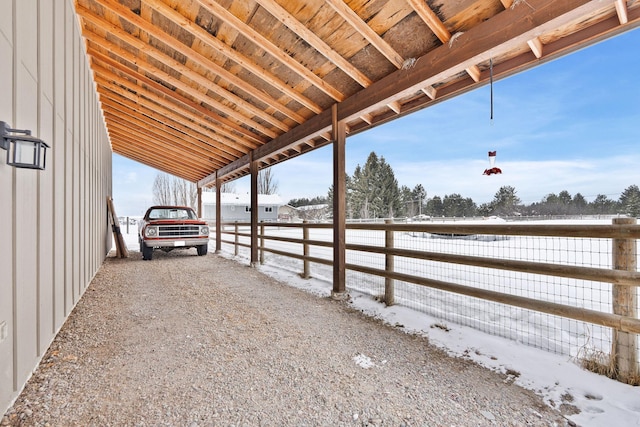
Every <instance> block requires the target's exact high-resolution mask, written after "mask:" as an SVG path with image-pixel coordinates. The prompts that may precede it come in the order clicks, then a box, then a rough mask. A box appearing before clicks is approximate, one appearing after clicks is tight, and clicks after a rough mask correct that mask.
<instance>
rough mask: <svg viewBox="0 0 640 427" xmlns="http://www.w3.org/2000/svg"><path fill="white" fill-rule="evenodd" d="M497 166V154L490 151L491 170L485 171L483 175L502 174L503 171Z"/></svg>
mask: <svg viewBox="0 0 640 427" xmlns="http://www.w3.org/2000/svg"><path fill="white" fill-rule="evenodd" d="M495 164H496V152H495V151H489V166H491V167H490V168H489V169H485V170H484V173H483V175H494V174H499V173H502V170H501V169H500V168H499V167H496V166H495Z"/></svg>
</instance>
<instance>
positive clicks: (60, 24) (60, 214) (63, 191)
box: [0, 0, 111, 413]
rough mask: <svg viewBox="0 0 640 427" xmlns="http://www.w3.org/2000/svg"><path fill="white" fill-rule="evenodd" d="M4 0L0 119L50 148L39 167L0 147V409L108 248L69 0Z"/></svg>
mask: <svg viewBox="0 0 640 427" xmlns="http://www.w3.org/2000/svg"><path fill="white" fill-rule="evenodd" d="M5 3H6V6H7V7H6V8H4V10H3V12H4V13H3V14H1V16H0V55H2V56H1V57H2V58H5V60H3V61H0V91H1V92H2V93H3V96H2V97H0V120H2V121H5V122H7V123H8V124H9V125H10V126H12V127H16V128H26V129H31V130H32V131H33V134H34V135H35V136H37V137H39V138H41V139H43V140H45V141H46V142H47V143H48V144H50V145H51V150H50V151H49V152H48V153H47V167H46V169H45V170H44V171H36V170H26V169H25V170H20V169H14V168H12V167H10V166H7V165H6V162H5V160H4V156H5V152H4V151H0V182H2V183H3V185H2V186H0V206H3V209H1V210H0V235H1V236H2V238H1V239H0V255H1V256H0V271H2V272H3V277H2V280H1V281H0V409H1V410H2V411H0V412H1V413H4V411H5V410H6V409H7V408H8V407H9V405H10V404H11V403H12V401H13V400H14V399H15V398H16V397H17V396H18V394H19V392H20V390H21V389H22V387H23V386H24V384H25V383H26V381H27V380H28V379H29V377H30V375H31V372H32V371H33V369H34V368H35V367H36V366H37V364H38V362H39V360H40V359H41V357H42V356H43V354H44V352H45V351H46V349H47V347H48V346H49V344H50V343H51V341H52V340H53V338H54V336H55V334H56V333H57V331H58V330H59V328H60V327H61V326H62V324H63V323H64V321H65V320H66V318H67V316H68V314H69V313H70V311H71V310H72V309H73V307H74V306H75V304H76V303H77V301H78V300H79V298H80V297H81V296H82V293H83V292H84V290H85V289H86V287H87V286H88V284H89V282H90V280H91V278H92V277H93V275H94V274H95V273H96V271H97V269H98V268H99V267H100V265H101V263H102V261H103V260H104V257H105V256H106V254H107V253H108V251H109V250H110V249H111V235H110V229H109V227H108V223H107V217H106V197H107V195H110V194H111V147H110V145H109V141H108V137H107V134H106V129H105V126H104V122H103V118H102V115H101V112H100V109H99V107H98V98H97V94H96V93H95V88H94V85H93V82H92V80H91V73H90V70H89V67H88V63H87V58H86V55H85V52H84V43H83V41H82V39H81V37H80V31H79V29H78V27H77V25H78V21H77V19H76V16H75V11H74V6H73V1H72V0H53V1H38V0H12V1H7V2H5ZM4 6H5V5H3V7H4Z"/></svg>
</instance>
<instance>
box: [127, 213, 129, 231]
mask: <svg viewBox="0 0 640 427" xmlns="http://www.w3.org/2000/svg"><path fill="white" fill-rule="evenodd" d="M127 234H129V217H127Z"/></svg>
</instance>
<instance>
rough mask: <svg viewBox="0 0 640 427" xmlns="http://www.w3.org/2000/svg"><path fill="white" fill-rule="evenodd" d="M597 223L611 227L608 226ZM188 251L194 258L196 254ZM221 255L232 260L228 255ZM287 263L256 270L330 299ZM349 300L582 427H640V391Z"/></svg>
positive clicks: (401, 311)
mask: <svg viewBox="0 0 640 427" xmlns="http://www.w3.org/2000/svg"><path fill="white" fill-rule="evenodd" d="M554 223H558V221H555V222H554ZM572 223H575V221H574V222H572ZM581 223H584V222H581ZM590 223H593V221H592V222H590ZM597 223H601V224H602V223H605V224H610V222H608V221H606V222H597ZM528 224H531V222H528ZM122 232H123V235H124V237H125V242H126V244H127V247H128V248H129V250H130V251H132V252H135V251H137V250H138V241H137V237H136V226H135V225H133V226H130V227H129V232H128V233H127V230H126V227H124V226H123V227H122ZM311 238H312V239H313V238H314V237H313V236H311ZM214 248H215V247H214V244H213V242H211V244H210V250H211V251H213V250H214ZM190 251H192V252H193V254H194V255H195V249H191V250H190ZM222 255H223V256H226V257H228V258H234V257H233V255H232V254H230V253H226V252H225V253H223V254H222ZM132 256H136V255H135V254H132ZM235 258H236V259H237V261H238V262H248V260H247V258H246V256H243V255H242V252H241V255H240V256H238V257H235ZM287 259H289V258H284V257H278V263H277V265H276V264H272V263H269V262H267V263H266V264H265V265H262V266H259V267H258V269H259V270H260V271H262V272H264V273H265V274H268V275H270V276H272V277H275V278H276V279H278V280H280V281H282V282H285V283H288V284H290V285H291V286H295V287H297V288H300V289H303V290H306V291H307V292H310V293H312V294H315V295H318V296H322V297H328V296H329V295H330V293H331V283H330V278H331V275H328V276H327V275H325V276H323V275H322V274H314V278H311V279H307V280H305V279H302V278H301V277H300V275H299V271H298V270H299V267H298V265H299V264H297V263H296V262H297V261H296V260H294V259H290V260H291V264H290V265H285V264H283V262H285V260H287ZM350 297H351V299H350V304H351V305H352V306H353V307H354V308H356V309H358V310H361V311H362V312H364V313H366V314H368V315H370V316H373V317H376V318H379V319H381V320H383V321H384V322H386V323H388V324H390V325H393V326H396V327H398V328H402V329H403V330H404V331H406V332H407V333H415V334H420V335H424V336H426V337H428V339H429V341H430V342H431V343H433V344H434V345H437V346H438V347H441V348H443V349H444V350H445V351H447V352H448V353H449V354H451V355H452V356H456V357H465V358H468V359H471V360H473V361H475V362H476V363H478V364H480V365H482V366H485V367H487V368H489V369H493V370H495V371H499V372H502V373H505V374H508V373H512V374H513V373H519V375H512V376H511V377H510V380H513V381H515V383H516V384H519V385H521V386H522V387H525V388H527V389H530V390H532V391H534V392H535V393H537V394H538V395H540V396H542V397H543V398H544V400H545V402H547V403H548V404H549V405H552V406H555V407H557V406H558V405H560V404H561V403H562V402H563V401H565V400H563V399H566V398H567V396H571V399H572V401H571V402H568V403H570V404H572V405H574V406H576V407H577V408H578V409H579V410H580V411H581V412H580V413H579V414H576V415H571V416H569V417H568V418H569V419H571V420H572V421H573V422H575V423H576V424H578V425H580V426H594V427H600V426H602V427H609V426H640V387H632V386H629V385H626V384H622V383H619V382H617V381H613V380H610V379H608V378H606V377H603V376H600V375H596V374H593V373H591V372H587V371H585V370H583V369H581V368H580V367H579V366H577V365H576V363H575V360H574V358H573V357H571V356H561V355H557V354H552V353H548V352H545V351H542V350H538V349H535V348H532V347H530V346H527V345H524V344H521V343H519V342H517V341H512V340H508V339H506V338H501V337H498V336H494V335H489V334H485V333H483V332H480V331H478V330H476V329H472V328H469V327H465V326H460V325H457V324H455V323H443V321H442V320H441V319H438V318H436V317H432V316H430V315H427V314H424V313H420V312H417V311H415V310H412V309H410V308H406V307H402V306H397V305H396V306H391V307H386V306H385V305H383V304H380V303H379V302H377V301H376V300H375V299H374V298H373V297H372V296H371V295H367V294H364V293H360V292H358V291H350ZM514 321H516V319H514ZM563 396H564V398H563Z"/></svg>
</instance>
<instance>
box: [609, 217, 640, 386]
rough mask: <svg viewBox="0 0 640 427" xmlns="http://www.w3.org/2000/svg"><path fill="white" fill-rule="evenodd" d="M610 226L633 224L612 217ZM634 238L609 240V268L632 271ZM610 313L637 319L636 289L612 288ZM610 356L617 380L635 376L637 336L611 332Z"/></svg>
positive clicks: (633, 267)
mask: <svg viewBox="0 0 640 427" xmlns="http://www.w3.org/2000/svg"><path fill="white" fill-rule="evenodd" d="M613 224H614V225H622V224H636V219H635V218H614V219H613ZM636 246H637V245H636V241H635V239H613V268H614V269H615V270H626V271H634V272H635V271H636V269H637V261H636V259H637V255H636V254H637V247H636ZM612 291H613V314H619V315H622V316H626V317H631V318H634V319H637V318H638V315H637V314H638V288H637V287H636V286H625V285H613V289H612ZM612 346H613V348H612V349H611V354H612V357H615V364H616V368H617V371H618V380H619V381H624V382H626V381H627V380H629V379H631V378H634V377H637V375H638V335H637V334H634V333H629V332H622V331H618V330H617V329H614V330H613V344H612Z"/></svg>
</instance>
